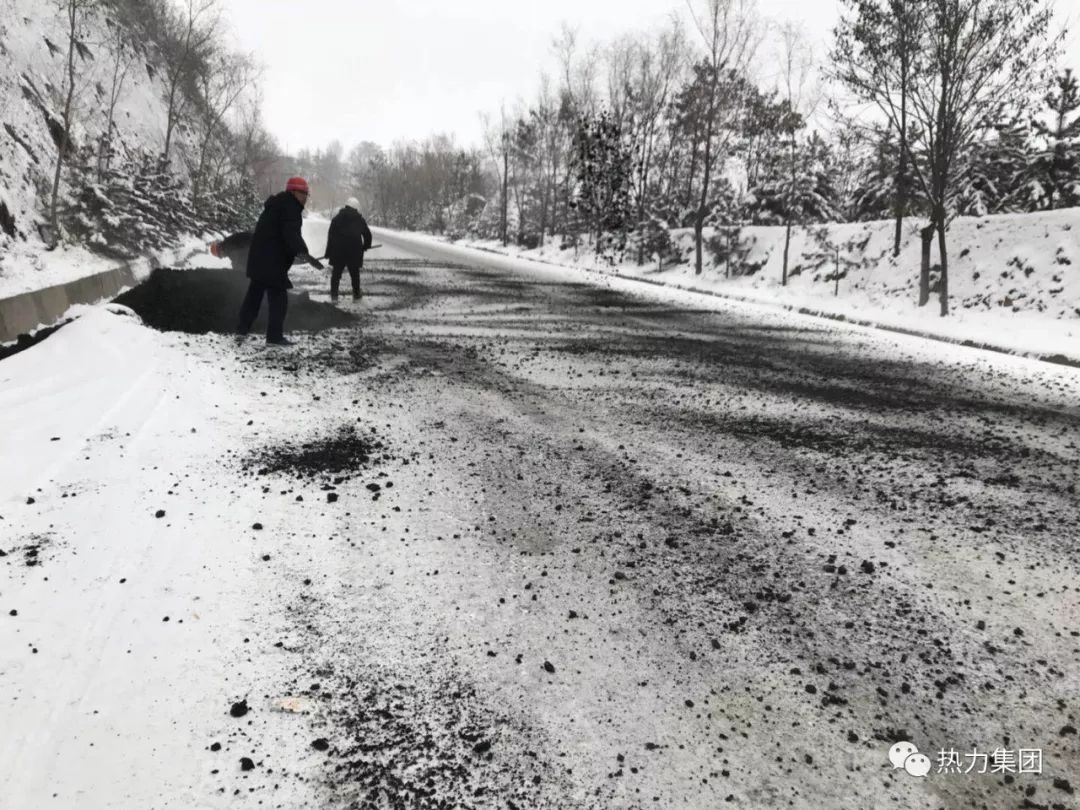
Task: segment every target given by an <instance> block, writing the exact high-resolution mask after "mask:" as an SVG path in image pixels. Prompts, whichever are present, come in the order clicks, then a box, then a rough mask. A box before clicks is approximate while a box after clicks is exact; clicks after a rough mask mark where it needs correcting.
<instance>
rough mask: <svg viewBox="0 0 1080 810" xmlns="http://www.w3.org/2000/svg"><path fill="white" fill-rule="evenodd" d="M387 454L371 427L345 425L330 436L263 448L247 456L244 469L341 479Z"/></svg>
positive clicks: (255, 472)
mask: <svg viewBox="0 0 1080 810" xmlns="http://www.w3.org/2000/svg"><path fill="white" fill-rule="evenodd" d="M389 458H390V455H389V454H388V453H387V450H386V445H385V444H384V443H383V442H382V441H381V440H380V439H379V438H378V437H377V436H376V435H375V433H374V430H373V429H368V430H367V432H362V431H360V430H357V429H356V427H354V426H352V425H347V426H345V427H344V428H342V429H341V430H340V431H338V433H337V434H336V435H333V436H327V437H325V438H319V439H313V440H311V441H307V442H302V443H284V444H280V445H275V446H272V447H268V448H265V449H263V450H261V451H260V452H259V453H258V454H256V455H255V456H254V457H251V458H249V459H247V460H246V461H245V462H244V463H243V470H244V472H246V473H248V474H249V475H252V474H253V475H274V474H285V475H291V476H295V477H296V478H302V479H316V478H334V479H337V480H338V481H339V482H340V481H343V480H345V479H348V478H351V477H352V476H353V475H355V474H357V473H359V472H361V471H362V470H364V469H367V468H369V467H371V466H374V465H376V464H378V463H380V462H381V461H384V460H388V459H389Z"/></svg>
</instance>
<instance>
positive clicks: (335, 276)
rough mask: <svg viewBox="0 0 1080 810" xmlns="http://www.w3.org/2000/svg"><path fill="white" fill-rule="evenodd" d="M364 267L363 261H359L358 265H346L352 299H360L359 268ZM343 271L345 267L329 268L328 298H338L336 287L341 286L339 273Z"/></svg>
mask: <svg viewBox="0 0 1080 810" xmlns="http://www.w3.org/2000/svg"><path fill="white" fill-rule="evenodd" d="M363 266H364V260H363V259H361V260H360V264H350V265H347V267H348V269H349V279H350V280H351V281H352V294H353V298H359V297H360V268H361V267H363ZM343 270H345V267H342V266H340V265H338V266H336V267H331V268H330V297H331V298H337V297H338V287H339V286H340V284H341V273H342V271H343Z"/></svg>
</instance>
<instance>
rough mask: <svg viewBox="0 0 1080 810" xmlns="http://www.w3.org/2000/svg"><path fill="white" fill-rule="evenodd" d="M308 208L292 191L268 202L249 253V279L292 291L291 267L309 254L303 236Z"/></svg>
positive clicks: (284, 192) (275, 196) (252, 238)
mask: <svg viewBox="0 0 1080 810" xmlns="http://www.w3.org/2000/svg"><path fill="white" fill-rule="evenodd" d="M303 210H304V206H302V205H301V204H300V201H299V200H297V199H296V197H294V196H293V195H292V194H291V193H290V192H288V191H280V192H278V193H277V194H274V195H273V196H272V197H270V198H269V199H267V201H266V205H264V206H263V211H262V214H260V215H259V221H258V223H256V225H255V234H254V235H253V236H252V237H251V248H250V249H249V252H248V262H247V275H248V278H250V279H252V280H254V281H259V282H261V283H263V284H265V285H266V286H267V287H272V288H274V289H278V290H288V289H292V282H291V281H289V268H290V267H292V264H293V262H294V261H295V260H296V259H297V257H304V258H306V257H307V255H308V249H307V245H306V244H305V243H304V237H303V236H301V235H300V225H301V224H302V222H303V217H302V213H303Z"/></svg>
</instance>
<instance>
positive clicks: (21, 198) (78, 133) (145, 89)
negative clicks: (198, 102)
mask: <svg viewBox="0 0 1080 810" xmlns="http://www.w3.org/2000/svg"><path fill="white" fill-rule="evenodd" d="M42 6H43V4H42V3H41V2H40V0H0V110H2V113H0V119H2V121H0V204H3V205H4V206H6V208H7V210H8V211H9V213H10V216H11V218H12V219H13V223H12V228H13V230H14V233H15V234H18V235H19V236H24V237H26V238H33V237H35V236H37V234H36V233H35V228H34V224H35V222H36V219H37V216H38V214H39V212H40V202H41V200H42V199H43V198H44V196H45V191H46V189H47V187H48V184H49V183H50V182H51V179H52V169H53V165H54V161H55V159H56V149H57V140H56V139H55V138H54V135H53V133H54V132H59V131H60V130H59V127H60V123H59V116H60V107H61V99H59V98H57V95H58V94H59V92H60V91H59V88H60V87H61V86H62V84H63V75H62V74H63V71H64V68H65V61H64V59H65V47H66V45H65V43H66V37H67V33H66V31H65V30H64V19H63V17H62V16H61V15H59V14H56V13H53V12H54V11H55V9H53V8H51V7H50V8H48V9H44V8H43V7H42ZM114 27H115V26H114V23H113V22H112V20H111V19H109V18H108V16H107V15H106V14H104V13H102V12H96V13H94V14H93V16H92V20H91V22H90V23H89V25H88V31H87V34H88V35H87V36H86V37H85V40H84V45H83V47H82V48H80V49H79V58H78V74H79V85H78V88H77V96H76V101H75V103H76V107H77V115H76V116H75V126H74V131H73V140H74V144H73V146H74V148H75V149H78V148H79V147H81V146H84V145H86V144H89V143H92V142H93V141H95V140H96V139H97V138H98V137H99V136H100V134H101V132H102V130H103V129H104V128H105V125H106V112H107V106H108V98H107V96H108V92H109V86H110V83H111V80H112V71H113V59H114V55H115V50H114V49H115V44H114V43H115V40H116V35H115V33H114ZM137 47H138V46H136V48H137ZM155 61H156V60H155V58H154V56H153V55H152V54H150V53H147V52H145V51H143V52H141V53H140V52H137V55H136V56H135V58H134V61H133V63H132V65H131V67H130V69H129V72H128V75H127V78H126V81H125V84H124V88H123V92H122V93H121V94H120V98H119V101H118V102H117V110H116V126H117V130H118V131H117V135H116V141H117V144H116V145H117V146H118V147H120V149H121V150H127V151H137V150H139V149H147V150H160V148H161V143H162V140H163V139H164V122H165V106H164V102H163V101H162V99H163V97H164V95H165V89H164V87H163V85H162V82H161V77H160V75H159V73H158V72H157V70H156V69H155V66H154V65H155ZM183 129H184V128H183V124H182V123H181V135H180V137H181V139H183V138H184V134H183ZM10 230H11V229H8V231H9V232H8V233H6V236H8V237H11V236H13V235H14V234H12V233H10Z"/></svg>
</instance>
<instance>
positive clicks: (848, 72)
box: [830, 0, 933, 303]
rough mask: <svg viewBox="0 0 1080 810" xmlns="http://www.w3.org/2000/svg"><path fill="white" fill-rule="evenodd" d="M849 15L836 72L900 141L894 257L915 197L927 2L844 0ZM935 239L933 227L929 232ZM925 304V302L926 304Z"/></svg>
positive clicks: (839, 32)
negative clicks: (912, 136)
mask: <svg viewBox="0 0 1080 810" xmlns="http://www.w3.org/2000/svg"><path fill="white" fill-rule="evenodd" d="M844 5H845V6H846V7H847V8H848V10H849V13H848V14H845V15H844V16H843V17H842V18H841V21H840V23H839V25H838V26H837V28H836V32H835V43H834V47H833V51H832V67H831V69H830V74H831V76H832V77H833V78H834V79H836V80H837V81H838V82H839V83H840V84H841V85H842V86H844V87H846V88H847V89H848V90H850V91H852V92H853V93H854V94H855V96H856V97H857V98H858V99H859V100H860V101H863V102H870V103H872V104H874V105H875V106H876V107H878V108H879V110H881V111H883V112H884V113H885V114H886V116H887V118H888V120H889V122H890V127H891V128H893V129H895V130H896V135H897V139H898V141H899V144H900V149H899V156H898V159H897V167H896V180H895V188H894V193H893V200H894V202H893V208H894V216H895V217H896V228H895V233H894V237H893V256H899V255H900V240H901V237H902V235H903V223H904V216H905V214H906V213H907V208H908V201H909V198H910V185H911V181H910V176H909V175H910V171H909V167H908V159H909V157H908V155H909V150H908V144H907V142H908V135H909V132H910V121H909V118H910V115H909V107H910V99H911V83H912V79H913V77H914V74H915V72H916V71H917V70H919V66H920V49H921V47H922V45H923V43H922V41H921V38H920V19H921V17H922V16H923V13H924V6H925V3H924V2H923V0H844ZM930 238H933V228H932V226H931V230H930V236H929V237H928V238H924V242H926V243H927V244H929V242H928V239H930ZM924 303H925V302H924Z"/></svg>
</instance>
